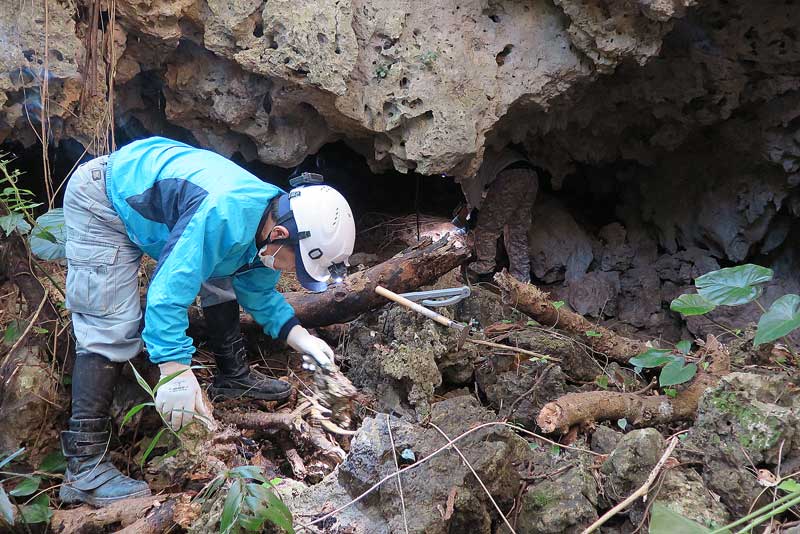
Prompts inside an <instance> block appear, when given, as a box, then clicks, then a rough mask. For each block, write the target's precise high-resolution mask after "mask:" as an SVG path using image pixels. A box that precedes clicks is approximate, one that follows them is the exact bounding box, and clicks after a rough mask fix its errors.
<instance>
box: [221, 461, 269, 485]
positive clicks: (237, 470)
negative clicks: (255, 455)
mask: <svg viewBox="0 0 800 534" xmlns="http://www.w3.org/2000/svg"><path fill="white" fill-rule="evenodd" d="M228 473H229V474H230V476H231V477H234V478H252V479H254V480H258V481H259V482H266V480H267V479H266V478H264V470H263V469H261V468H260V467H256V466H254V465H241V466H239V467H234V468H233V469H231V470H230V471H228Z"/></svg>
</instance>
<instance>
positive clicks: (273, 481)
mask: <svg viewBox="0 0 800 534" xmlns="http://www.w3.org/2000/svg"><path fill="white" fill-rule="evenodd" d="M268 482H269V485H270V486H277V485H278V484H280V483H281V482H283V479H282V478H280V477H275V478H273V479H270V480H269V481H268Z"/></svg>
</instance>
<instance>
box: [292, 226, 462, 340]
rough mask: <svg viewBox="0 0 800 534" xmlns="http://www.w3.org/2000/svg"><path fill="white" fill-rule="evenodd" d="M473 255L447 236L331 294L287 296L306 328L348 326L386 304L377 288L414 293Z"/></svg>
mask: <svg viewBox="0 0 800 534" xmlns="http://www.w3.org/2000/svg"><path fill="white" fill-rule="evenodd" d="M469 254H470V252H469V249H468V248H467V247H466V246H465V245H464V243H463V242H462V240H461V239H459V238H457V237H453V236H448V235H445V236H444V237H443V238H441V239H439V240H438V241H436V242H435V243H432V242H431V240H430V239H424V240H422V241H421V242H420V243H419V244H418V245H417V246H415V247H412V248H410V249H408V250H406V251H404V252H403V253H402V254H400V255H398V256H395V257H394V258H391V259H389V260H386V261H385V262H383V263H379V264H378V265H376V266H374V267H371V268H369V269H367V270H365V271H361V272H358V273H354V274H352V275H350V276H348V277H347V278H346V279H345V281H344V282H343V283H341V284H338V285H335V286H331V287H330V288H329V289H328V290H327V291H324V292H322V293H305V292H291V293H284V296H285V297H286V300H287V301H288V302H289V304H291V305H292V307H293V308H294V310H295V314H296V315H297V318H298V319H299V320H300V322H301V323H302V324H303V326H309V327H315V326H326V325H330V324H335V323H344V322H347V321H350V320H353V319H355V318H356V317H358V316H359V315H361V314H362V313H364V312H366V311H369V310H371V309H374V308H378V307H380V306H383V305H384V304H385V303H386V300H385V299H384V298H383V297H381V296H380V295H378V294H377V293H375V288H376V287H377V286H379V285H381V286H383V287H386V288H388V289H391V290H392V291H394V292H396V293H405V292H407V291H412V290H414V289H417V288H418V287H420V286H424V285H427V284H431V283H433V282H435V281H436V280H437V279H439V278H440V277H441V276H442V275H444V274H445V273H448V272H450V271H452V270H453V269H455V268H456V267H458V266H459V265H461V264H462V263H463V262H464V261H466V260H467V258H468V257H469Z"/></svg>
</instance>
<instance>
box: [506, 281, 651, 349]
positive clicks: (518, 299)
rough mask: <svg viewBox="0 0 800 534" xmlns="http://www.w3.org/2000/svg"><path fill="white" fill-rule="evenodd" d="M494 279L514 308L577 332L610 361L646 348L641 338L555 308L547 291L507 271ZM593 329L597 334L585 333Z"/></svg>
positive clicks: (547, 322) (550, 323)
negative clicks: (622, 333)
mask: <svg viewBox="0 0 800 534" xmlns="http://www.w3.org/2000/svg"><path fill="white" fill-rule="evenodd" d="M494 280H495V282H497V284H498V285H499V286H500V288H501V289H502V290H503V293H504V299H505V300H506V301H507V302H508V303H509V304H510V305H511V306H513V307H514V308H516V309H518V310H519V311H521V312H522V313H524V314H525V315H527V316H529V317H531V318H533V319H535V320H536V321H538V322H539V323H541V324H543V325H545V326H552V327H557V328H559V329H561V330H564V331H566V332H569V333H571V334H575V335H578V336H581V338H582V339H583V340H584V341H585V342H586V343H587V344H590V346H591V348H592V350H594V351H596V352H599V353H602V354H603V355H605V356H607V357H608V358H610V359H611V360H613V361H616V362H620V363H626V362H627V361H628V360H629V359H631V358H632V357H634V356H636V355H637V354H641V353H642V352H644V351H645V350H647V345H646V344H645V342H644V341H639V340H636V339H630V338H627V337H624V336H621V335H619V334H617V333H615V332H613V331H611V330H609V329H608V328H604V327H602V326H598V325H596V324H594V323H591V322H590V321H588V320H586V318H584V317H583V316H582V315H578V314H577V313H575V312H571V311H569V310H565V309H564V308H563V307H562V308H557V307H556V306H554V305H553V302H552V301H551V300H550V298H549V297H550V296H549V294H547V293H545V292H543V291H541V290H540V289H539V288H537V287H536V286H534V285H532V284H523V283H522V282H520V281H519V280H517V279H516V278H514V277H513V276H511V275H510V274H508V272H506V271H503V272H501V273H497V274H496V275H494ZM589 331H594V332H597V334H599V335H596V336H595V335H593V336H591V337H588V336H586V332H589Z"/></svg>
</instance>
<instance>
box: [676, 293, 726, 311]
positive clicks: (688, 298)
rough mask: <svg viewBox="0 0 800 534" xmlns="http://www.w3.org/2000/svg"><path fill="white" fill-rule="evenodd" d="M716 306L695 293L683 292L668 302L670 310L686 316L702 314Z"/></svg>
mask: <svg viewBox="0 0 800 534" xmlns="http://www.w3.org/2000/svg"><path fill="white" fill-rule="evenodd" d="M716 307H717V305H716V304H714V303H712V302H709V301H707V300H706V299H704V298H703V297H702V296H701V295H698V294H697V293H684V294H683V295H681V296H680V297H678V298H676V299H675V300H673V301H672V302H670V304H669V309H670V310H672V311H674V312H678V313H680V314H681V315H684V316H686V317H689V316H691V315H703V314H706V313H708V312H710V311H711V310H713V309H714V308H716Z"/></svg>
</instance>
